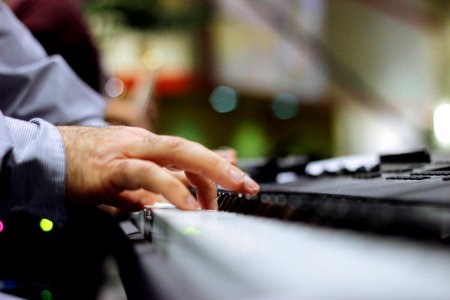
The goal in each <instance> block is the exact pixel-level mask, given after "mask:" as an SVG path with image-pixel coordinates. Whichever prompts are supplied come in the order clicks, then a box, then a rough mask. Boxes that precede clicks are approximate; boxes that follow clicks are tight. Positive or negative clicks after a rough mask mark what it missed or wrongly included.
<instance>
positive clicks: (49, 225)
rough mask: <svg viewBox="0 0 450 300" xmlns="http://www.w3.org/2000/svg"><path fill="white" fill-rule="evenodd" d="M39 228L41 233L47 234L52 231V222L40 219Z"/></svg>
mask: <svg viewBox="0 0 450 300" xmlns="http://www.w3.org/2000/svg"><path fill="white" fill-rule="evenodd" d="M39 226H40V227H41V229H42V231H44V232H49V231H51V230H52V229H53V222H52V221H50V220H49V219H42V220H41V222H40V223H39Z"/></svg>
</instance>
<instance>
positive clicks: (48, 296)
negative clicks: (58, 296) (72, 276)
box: [41, 290, 53, 300]
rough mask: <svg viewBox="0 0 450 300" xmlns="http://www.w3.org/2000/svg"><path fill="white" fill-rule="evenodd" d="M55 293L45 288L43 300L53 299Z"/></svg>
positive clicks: (42, 294)
mask: <svg viewBox="0 0 450 300" xmlns="http://www.w3.org/2000/svg"><path fill="white" fill-rule="evenodd" d="M52 298H53V295H52V293H51V292H50V291H49V290H43V291H42V292H41V299H42V300H52Z"/></svg>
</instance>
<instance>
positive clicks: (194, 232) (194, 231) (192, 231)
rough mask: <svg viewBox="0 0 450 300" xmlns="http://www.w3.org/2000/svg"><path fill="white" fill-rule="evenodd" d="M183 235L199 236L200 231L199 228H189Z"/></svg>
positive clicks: (186, 228) (184, 230) (184, 229)
mask: <svg viewBox="0 0 450 300" xmlns="http://www.w3.org/2000/svg"><path fill="white" fill-rule="evenodd" d="M183 234H185V235H199V234H200V230H198V229H197V228H195V227H193V226H188V227H185V228H183Z"/></svg>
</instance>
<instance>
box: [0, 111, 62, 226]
mask: <svg viewBox="0 0 450 300" xmlns="http://www.w3.org/2000/svg"><path fill="white" fill-rule="evenodd" d="M0 161H1V162H2V165H1V168H0V177H1V180H0V218H1V216H2V215H4V214H6V213H11V212H19V211H20V212H28V213H31V214H33V215H38V216H41V217H45V218H47V219H51V220H53V221H55V222H64V220H65V216H66V205H65V200H64V194H65V170H66V169H65V154H64V144H63V140H62V138H61V136H60V134H59V132H58V130H57V129H56V128H55V127H54V126H52V125H51V124H49V123H47V122H45V121H43V120H40V119H35V120H32V121H31V122H25V121H20V120H17V119H12V118H8V117H4V116H3V115H2V114H1V112H0Z"/></svg>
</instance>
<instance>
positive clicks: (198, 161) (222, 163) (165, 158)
mask: <svg viewBox="0 0 450 300" xmlns="http://www.w3.org/2000/svg"><path fill="white" fill-rule="evenodd" d="M129 154H130V155H131V156H133V157H136V158H141V159H147V160H151V161H154V162H156V163H157V164H159V165H161V166H165V167H171V166H175V167H177V168H179V169H182V170H186V171H189V172H191V173H194V174H197V175H201V176H203V177H206V178H208V179H210V180H213V181H214V182H217V183H218V184H220V185H221V186H222V187H224V188H226V189H231V190H235V191H238V192H242V193H250V194H255V193H257V192H258V191H259V186H258V184H257V183H256V182H254V181H253V180H252V179H251V178H250V177H248V176H247V175H246V174H245V173H244V172H243V171H241V170H240V169H239V168H237V167H236V166H233V165H232V164H230V163H229V162H227V161H226V160H225V159H224V158H222V157H220V156H219V155H218V154H216V153H214V152H213V151H210V150H208V149H206V148H205V147H204V146H202V145H200V144H198V143H195V142H190V141H187V140H185V139H183V138H179V137H173V136H157V135H154V134H151V133H149V134H147V135H146V137H145V138H144V142H143V143H137V144H136V145H134V146H133V147H130V149H129Z"/></svg>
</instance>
